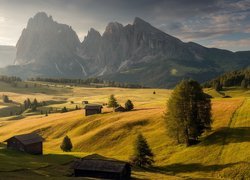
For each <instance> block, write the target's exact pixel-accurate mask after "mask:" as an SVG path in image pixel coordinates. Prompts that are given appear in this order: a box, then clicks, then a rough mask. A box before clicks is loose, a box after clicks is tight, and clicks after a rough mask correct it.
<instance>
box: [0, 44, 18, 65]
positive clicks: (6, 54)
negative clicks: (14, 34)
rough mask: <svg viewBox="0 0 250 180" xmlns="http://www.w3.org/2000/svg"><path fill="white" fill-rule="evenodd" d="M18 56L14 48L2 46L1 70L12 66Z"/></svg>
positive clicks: (0, 55)
mask: <svg viewBox="0 0 250 180" xmlns="http://www.w3.org/2000/svg"><path fill="white" fill-rule="evenodd" d="M15 56H16V48H15V47H14V46H0V68H1V67H5V66H8V65H12V64H13V62H14V59H15Z"/></svg>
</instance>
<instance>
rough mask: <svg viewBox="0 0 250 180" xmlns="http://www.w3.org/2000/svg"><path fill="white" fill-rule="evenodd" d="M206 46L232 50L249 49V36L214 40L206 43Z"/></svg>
mask: <svg viewBox="0 0 250 180" xmlns="http://www.w3.org/2000/svg"><path fill="white" fill-rule="evenodd" d="M208 47H211V48H214V47H216V48H222V49H231V50H233V51H238V50H240V49H241V50H249V49H250V38H249V39H240V40H215V41H213V42H211V43H210V44H208Z"/></svg>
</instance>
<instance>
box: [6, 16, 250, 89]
mask: <svg viewBox="0 0 250 180" xmlns="http://www.w3.org/2000/svg"><path fill="white" fill-rule="evenodd" d="M249 64H250V51H246V52H236V53H233V52H231V51H227V50H220V49H215V48H206V47H203V46H201V45H199V44H196V43H193V42H189V43H184V42H182V41H181V40H179V39H177V38H175V37H173V36H171V35H168V34H166V33H165V32H162V31H161V30H159V29H157V28H155V27H153V26H152V25H150V24H149V23H148V22H145V21H144V20H142V19H140V18H135V20H134V22H133V24H128V25H126V26H123V25H122V24H120V23H118V22H111V23H109V24H108V25H107V27H106V30H105V32H104V33H103V34H102V35H101V34H100V33H99V32H98V31H96V30H95V29H93V28H91V29H90V30H89V32H88V34H87V36H86V37H85V39H84V40H83V42H80V41H79V39H78V37H77V35H76V33H75V32H74V31H73V30H72V28H71V27H70V26H67V25H64V24H59V23H57V22H55V21H54V20H53V19H52V17H49V16H47V15H46V14H45V13H38V14H36V15H35V16H34V18H31V19H30V20H29V22H28V25H27V27H26V28H25V29H24V30H23V33H22V35H21V37H20V39H19V41H18V43H17V56H16V59H15V66H11V67H8V68H6V69H4V70H2V71H1V72H2V73H5V74H8V75H21V76H23V77H30V76H38V75H39V76H45V77H74V78H84V77H96V76H99V77H102V78H104V79H109V80H115V81H123V82H132V83H133V82H135V83H141V84H142V85H146V86H153V87H155V86H157V87H172V86H174V85H175V84H176V83H177V82H178V81H179V80H181V79H183V78H193V79H196V80H198V81H201V82H203V81H206V80H209V79H211V78H213V77H216V76H217V75H219V74H221V73H223V72H226V71H231V70H234V69H239V68H242V67H245V66H248V65H249Z"/></svg>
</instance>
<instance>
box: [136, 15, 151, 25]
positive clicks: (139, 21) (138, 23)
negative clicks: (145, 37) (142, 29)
mask: <svg viewBox="0 0 250 180" xmlns="http://www.w3.org/2000/svg"><path fill="white" fill-rule="evenodd" d="M133 25H134V26H138V25H139V26H151V24H149V23H148V22H146V21H144V20H143V19H141V18H139V17H135V19H134V23H133Z"/></svg>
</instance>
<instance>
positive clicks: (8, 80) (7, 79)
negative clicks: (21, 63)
mask: <svg viewBox="0 0 250 180" xmlns="http://www.w3.org/2000/svg"><path fill="white" fill-rule="evenodd" d="M0 81H2V82H5V83H9V84H11V83H14V82H21V81H22V79H21V78H19V77H16V76H0Z"/></svg>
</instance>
